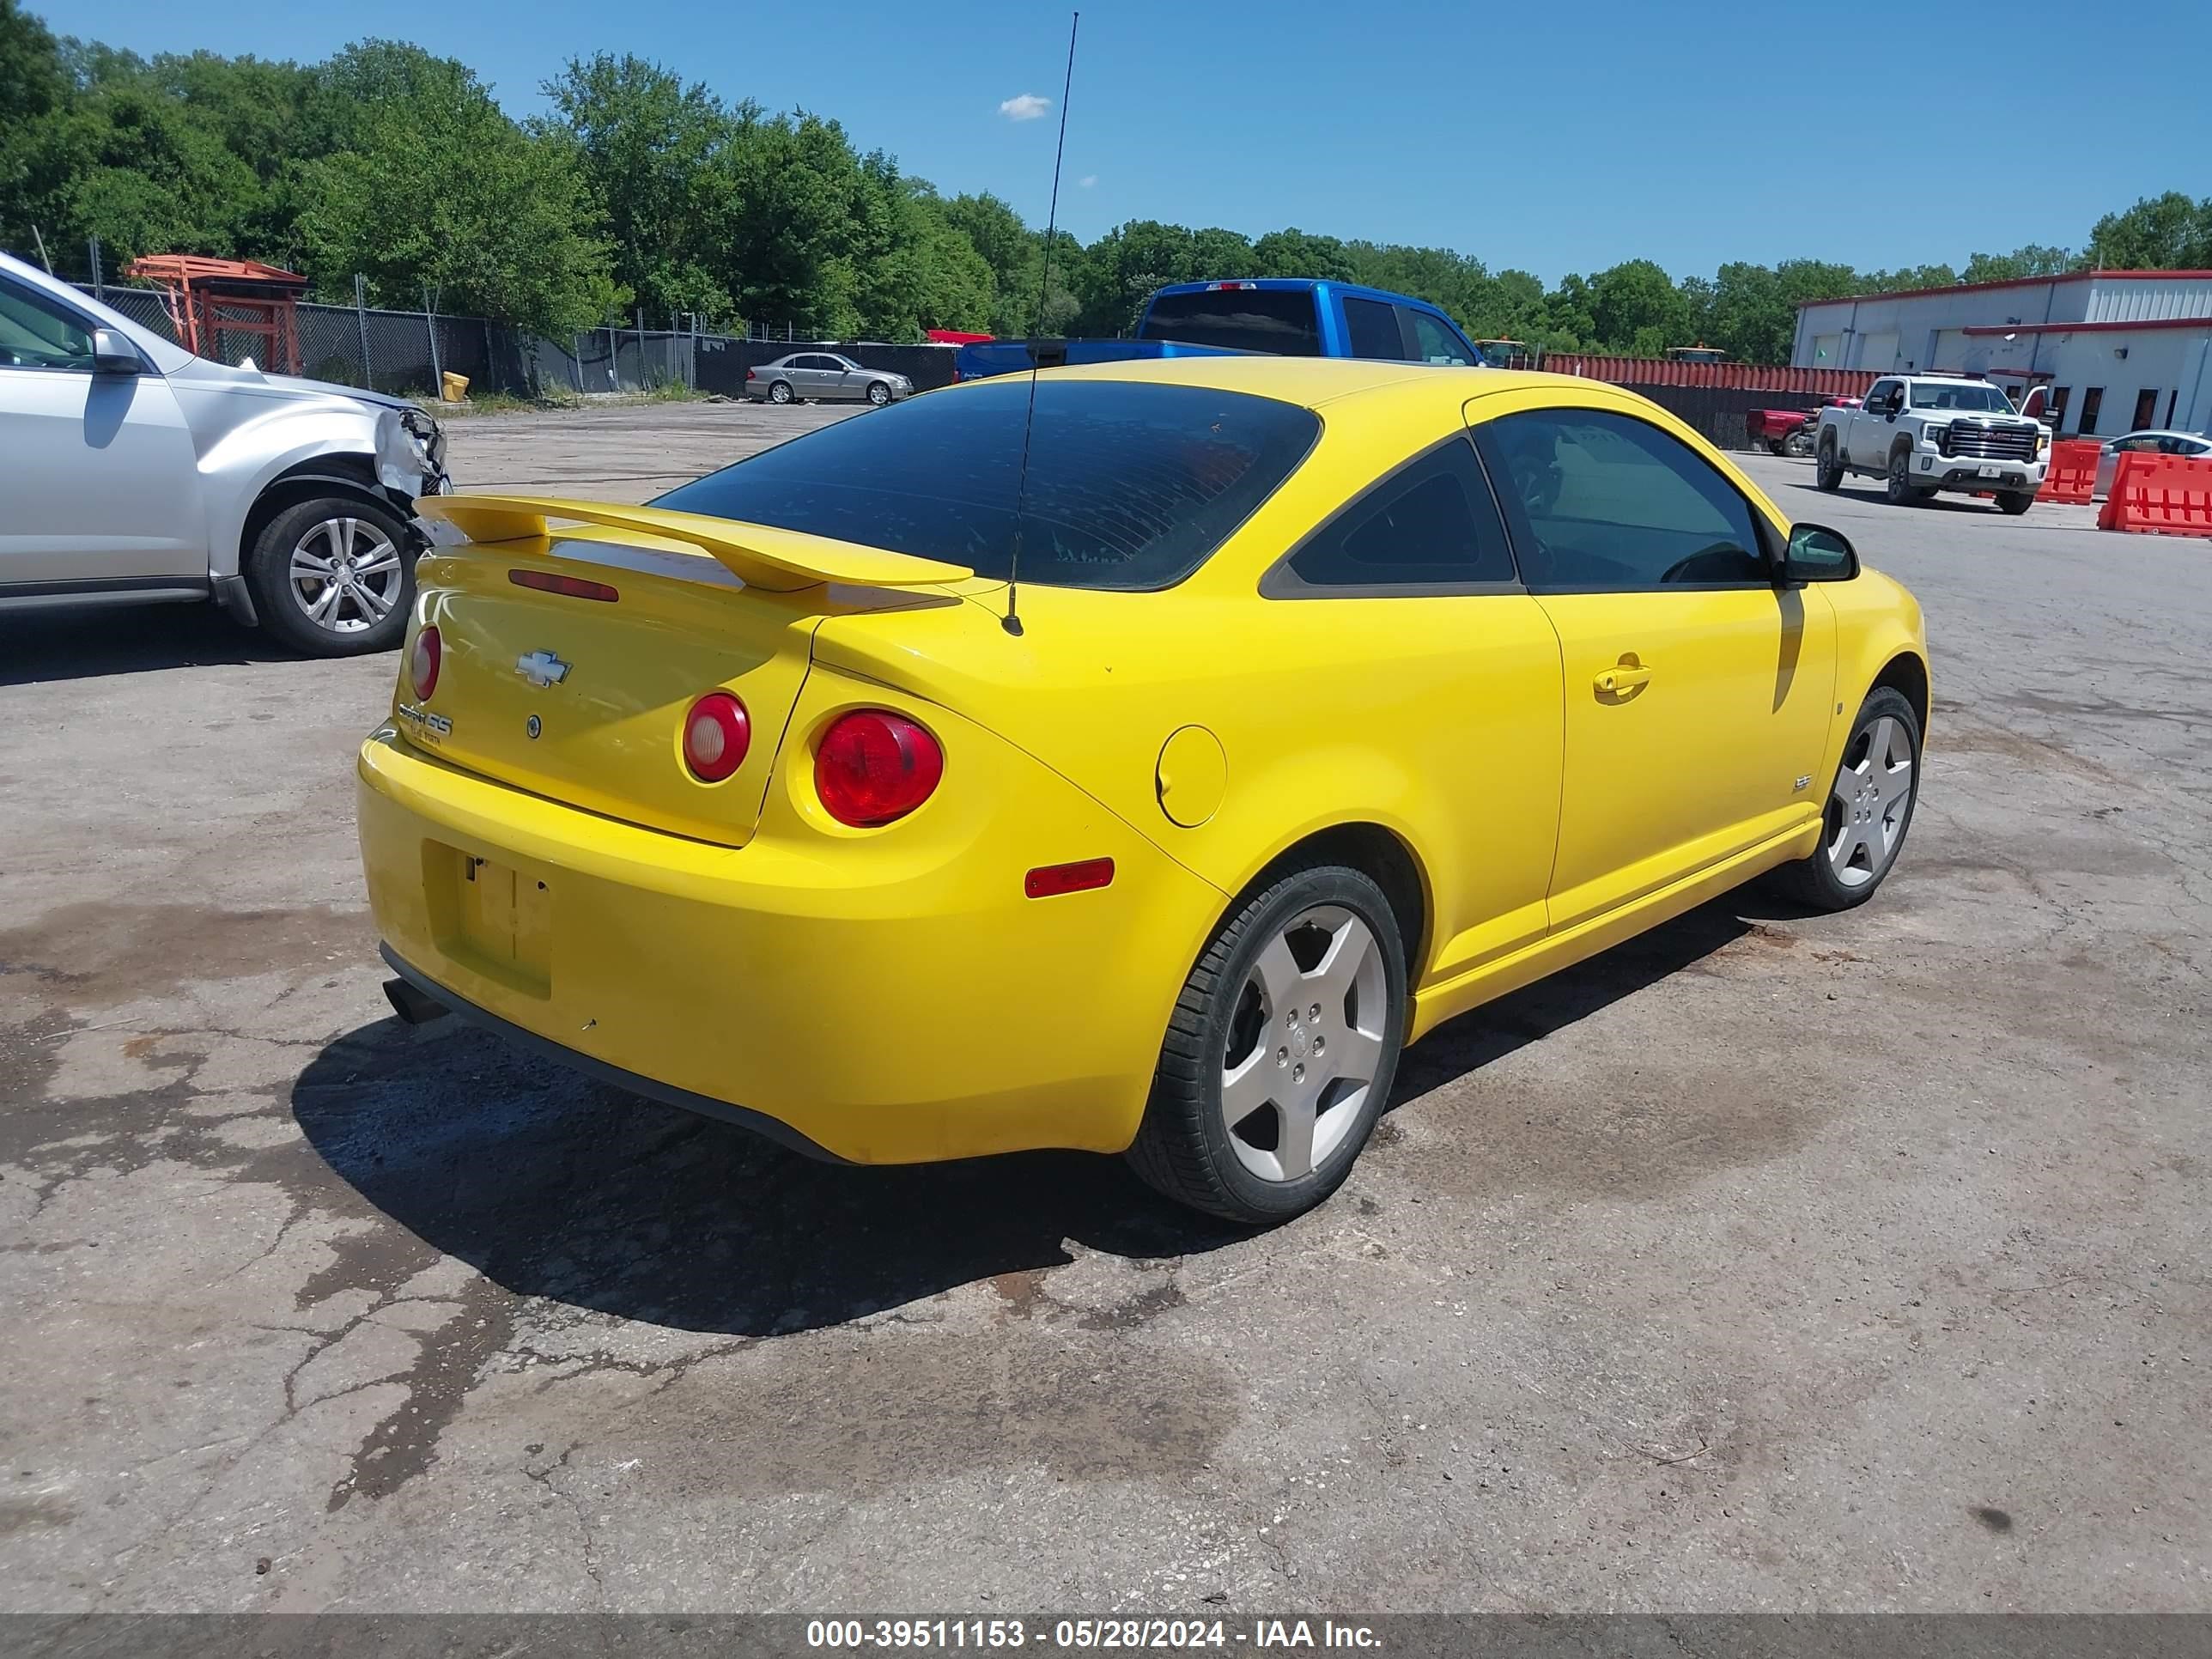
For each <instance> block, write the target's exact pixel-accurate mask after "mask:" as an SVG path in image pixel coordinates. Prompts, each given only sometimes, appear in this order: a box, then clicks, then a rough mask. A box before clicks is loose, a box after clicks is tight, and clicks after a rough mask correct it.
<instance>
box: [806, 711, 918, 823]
mask: <svg viewBox="0 0 2212 1659" xmlns="http://www.w3.org/2000/svg"><path fill="white" fill-rule="evenodd" d="M944 775H945V751H944V750H942V749H940V748H939V747H938V745H937V739H936V738H933V737H931V736H930V735H929V733H928V732H925V731H924V730H922V728H921V726H916V725H915V723H914V722H913V721H912V720H908V719H907V718H906V716H905V715H903V714H892V713H891V712H890V710H889V709H888V708H861V709H856V710H854V712H853V713H852V714H846V715H843V716H841V717H840V718H839V720H837V722H836V724H835V725H834V726H831V727H830V728H829V730H828V731H827V732H823V734H822V742H821V744H819V746H817V748H816V750H815V751H814V793H816V794H817V795H819V796H820V797H821V798H822V805H823V806H825V807H827V808H828V809H829V816H830V817H833V818H835V819H836V820H837V822H838V823H845V824H850V825H851V826H852V827H853V828H854V829H866V828H869V827H871V826H872V825H875V824H878V823H890V822H891V820H892V819H894V818H902V817H905V816H906V815H907V814H908V812H911V811H914V809H915V807H917V806H919V805H921V804H922V802H924V801H926V800H927V799H929V798H930V796H931V794H932V793H934V791H935V790H936V788H937V783H938V780H939V779H940V778H942V777H943V776H944Z"/></svg>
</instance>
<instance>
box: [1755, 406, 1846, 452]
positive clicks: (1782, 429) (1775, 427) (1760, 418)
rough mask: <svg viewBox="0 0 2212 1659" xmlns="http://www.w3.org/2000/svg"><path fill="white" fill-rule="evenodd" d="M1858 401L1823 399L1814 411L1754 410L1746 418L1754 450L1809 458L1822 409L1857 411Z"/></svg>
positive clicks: (1812, 409)
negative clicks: (1757, 448)
mask: <svg viewBox="0 0 2212 1659" xmlns="http://www.w3.org/2000/svg"><path fill="white" fill-rule="evenodd" d="M1858 402H1859V400H1858V399H1857V398H1821V399H1820V402H1819V403H1818V404H1815V405H1814V407H1813V408H1811V409H1754V410H1751V411H1750V412H1749V413H1748V414H1747V415H1746V416H1744V417H1743V419H1744V425H1745V426H1746V428H1748V429H1749V431H1750V433H1751V441H1752V443H1753V446H1754V447H1764V448H1765V449H1768V450H1771V452H1773V453H1775V454H1777V455H1797V456H1805V455H1810V454H1811V453H1813V428H1814V426H1815V425H1816V424H1817V423H1818V422H1819V421H1820V410H1823V409H1831V408H1833V409H1856V408H1857V407H1858Z"/></svg>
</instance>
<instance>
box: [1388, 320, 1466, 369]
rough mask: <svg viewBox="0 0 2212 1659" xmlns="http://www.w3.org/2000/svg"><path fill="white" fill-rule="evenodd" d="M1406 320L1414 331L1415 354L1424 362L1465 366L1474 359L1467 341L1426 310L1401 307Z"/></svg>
mask: <svg viewBox="0 0 2212 1659" xmlns="http://www.w3.org/2000/svg"><path fill="white" fill-rule="evenodd" d="M1401 310H1402V312H1403V314H1404V316H1405V319H1406V321H1407V323H1408V324H1410V325H1412V327H1413V356H1414V358H1415V360H1416V361H1417V362H1424V363H1457V364H1460V365H1461V366H1462V367H1464V366H1465V365H1467V364H1468V363H1471V362H1474V353H1473V352H1471V351H1469V350H1468V347H1467V343H1466V342H1465V341H1463V340H1462V339H1461V338H1460V337H1459V336H1457V335H1456V334H1455V333H1453V332H1452V331H1451V330H1449V329H1448V328H1446V327H1445V326H1444V325H1443V324H1442V323H1440V322H1438V321H1437V319H1435V318H1434V317H1433V316H1431V315H1430V314H1429V313H1427V312H1425V311H1415V310H1414V309H1413V307H1410V306H1407V307H1401Z"/></svg>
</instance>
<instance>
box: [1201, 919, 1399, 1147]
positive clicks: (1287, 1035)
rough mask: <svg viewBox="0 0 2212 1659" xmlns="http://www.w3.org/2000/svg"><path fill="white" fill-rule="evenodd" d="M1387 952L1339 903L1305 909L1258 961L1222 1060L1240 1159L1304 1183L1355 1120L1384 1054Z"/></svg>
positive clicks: (1232, 1139)
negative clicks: (1385, 959) (1385, 953)
mask: <svg viewBox="0 0 2212 1659" xmlns="http://www.w3.org/2000/svg"><path fill="white" fill-rule="evenodd" d="M1388 1018H1389V976H1388V975H1387V974H1386V973H1385V972H1384V970H1383V947H1382V945H1380V944H1379V943H1378V942H1377V940H1376V937H1375V934H1374V933H1373V931H1372V930H1371V929H1370V928H1369V927H1368V926H1367V924H1366V923H1365V922H1364V921H1361V920H1360V919H1359V917H1358V916H1357V915H1354V914H1353V913H1352V911H1351V910H1349V909H1346V908H1344V907H1343V906H1341V905H1335V904H1322V905H1316V906H1315V907H1313V908H1310V909H1308V910H1304V911H1301V912H1300V913H1299V914H1298V915H1296V916H1294V917H1292V918H1291V921H1289V922H1288V923H1287V924H1286V925H1285V927H1282V928H1281V929H1280V930H1279V932H1277V933H1276V934H1275V935H1274V937H1273V938H1272V939H1269V940H1268V941H1267V945H1266V947H1265V948H1264V949H1262V950H1261V952H1260V954H1259V956H1258V957H1257V958H1256V959H1255V961H1254V963H1253V964H1252V969H1251V972H1250V974H1249V975H1248V976H1247V977H1246V980H1245V982H1244V986H1243V991H1242V993H1241V994H1240V995H1239V997H1238V1000H1237V1012H1236V1014H1235V1016H1234V1018H1232V1019H1231V1022H1230V1029H1229V1038H1228V1042H1227V1044H1226V1045H1225V1052H1224V1054H1223V1056H1222V1067H1221V1116H1222V1122H1223V1126H1224V1127H1225V1128H1226V1129H1227V1131H1228V1134H1229V1145H1230V1146H1231V1149H1232V1150H1233V1151H1234V1152H1236V1155H1237V1161H1238V1162H1239V1163H1240V1164H1243V1166H1244V1167H1245V1169H1247V1170H1249V1171H1250V1172H1251V1173H1252V1174H1254V1175H1255V1176H1258V1177H1259V1178H1260V1179H1261V1180H1262V1181H1272V1182H1290V1181H1297V1180H1299V1179H1301V1178H1303V1177H1304V1176H1308V1175H1310V1174H1311V1173H1312V1172H1313V1171H1314V1170H1317V1169H1319V1168H1320V1167H1321V1166H1322V1164H1326V1163H1327V1162H1328V1159H1329V1158H1330V1157H1331V1156H1332V1155H1333V1154H1334V1152H1336V1151H1337V1149H1338V1148H1339V1147H1340V1146H1342V1145H1343V1144H1344V1139H1345V1137H1346V1135H1347V1134H1349V1133H1351V1131H1352V1128H1353V1127H1354V1126H1355V1125H1356V1124H1358V1121H1359V1118H1360V1114H1361V1112H1362V1110H1363V1109H1364V1107H1365V1105H1366V1103H1367V1096H1368V1091H1369V1090H1370V1089H1371V1088H1372V1087H1373V1086H1374V1082H1375V1078H1376V1073H1377V1072H1378V1071H1380V1070H1381V1068H1382V1065H1383V1055H1384V1034H1385V1030H1386V1021H1387V1020H1388Z"/></svg>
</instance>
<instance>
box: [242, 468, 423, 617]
mask: <svg viewBox="0 0 2212 1659" xmlns="http://www.w3.org/2000/svg"><path fill="white" fill-rule="evenodd" d="M246 586H247V587H248V588H249V589H250V590H251V591H252V594H253V609H254V611H255V612H256V614H257V615H258V617H259V618H260V621H261V625H262V626H263V627H264V628H265V629H268V630H269V631H270V633H271V634H273V635H276V637H277V638H278V639H279V640H282V641H283V642H284V643H285V644H286V645H288V646H289V647H291V648H292V649H293V650H295V651H297V652H299V653H301V655H303V656H309V657H359V656H366V655H367V654H368V653H370V652H373V651H389V650H391V649H392V648H393V647H396V646H397V645H398V643H399V641H400V638H401V636H402V635H404V634H405V633H406V631H407V615H408V612H409V611H410V610H412V609H413V607H414V603H415V549H414V547H413V545H412V543H411V538H410V536H409V533H408V531H407V527H406V526H404V525H403V524H402V523H400V521H399V519H398V515H397V514H396V513H392V512H391V511H390V510H389V509H387V508H386V507H376V506H372V505H371V504H370V503H369V502H368V501H364V500H362V499H361V498H360V497H358V496H354V495H320V496H317V497H316V498H314V499H313V500H312V501H301V502H298V503H297V504H295V505H294V506H291V507H286V508H285V509H284V510H283V512H282V513H278V514H277V515H276V517H275V518H273V519H271V520H270V521H269V522H268V523H267V524H265V525H264V526H262V527H261V533H260V535H258V536H257V537H256V538H254V542H253V550H252V552H251V553H249V554H248V555H247V556H246Z"/></svg>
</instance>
